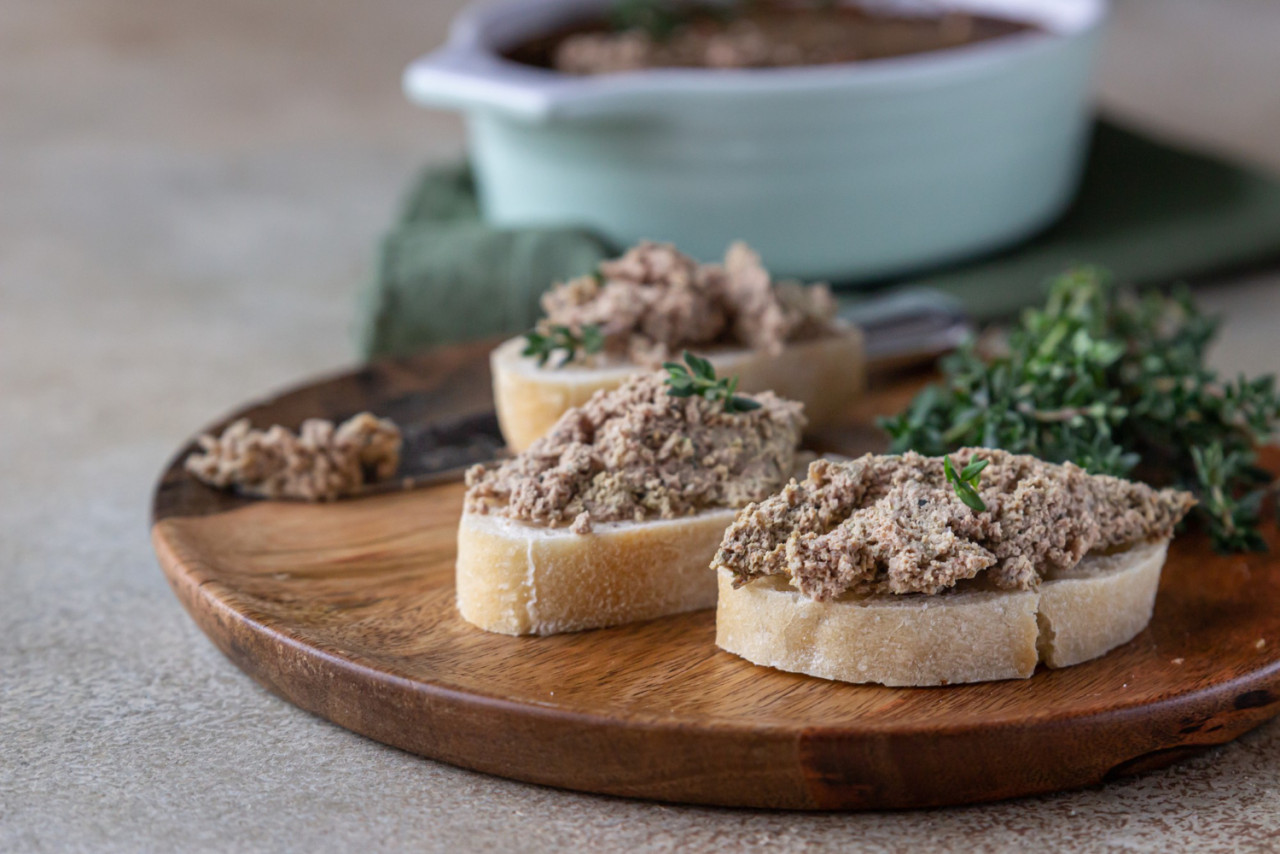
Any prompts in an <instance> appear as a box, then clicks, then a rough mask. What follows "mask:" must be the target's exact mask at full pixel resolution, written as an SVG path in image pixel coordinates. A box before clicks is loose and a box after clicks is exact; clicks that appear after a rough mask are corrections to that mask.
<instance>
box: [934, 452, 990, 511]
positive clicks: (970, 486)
mask: <svg viewBox="0 0 1280 854" xmlns="http://www.w3.org/2000/svg"><path fill="white" fill-rule="evenodd" d="M990 462H991V461H990V460H970V461H969V464H968V465H966V466H965V467H964V468H963V469H961V470H960V473H959V474H956V470H955V467H954V466H952V465H951V457H943V458H942V472H943V474H944V475H945V476H946V478H947V483H949V484H951V485H952V488H954V489H955V491H956V497H957V498H959V499H960V500H961V501H963V502H964V503H965V504H966V505H967V506H968V507H969V508H970V509H972V510H975V511H977V512H978V513H982V512H983V511H985V510H986V509H987V502H985V501H983V500H982V496H980V495H978V485H979V481H980V480H981V478H982V470H983V469H984V468H986V467H987V464H988V463H990Z"/></svg>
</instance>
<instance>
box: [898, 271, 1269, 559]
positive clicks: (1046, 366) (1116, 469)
mask: <svg viewBox="0 0 1280 854" xmlns="http://www.w3.org/2000/svg"><path fill="white" fill-rule="evenodd" d="M1216 331H1217V321H1216V320H1214V319H1212V318H1208V317H1205V316H1204V315H1202V314H1201V313H1200V312H1199V311H1198V310H1197V309H1196V307H1195V305H1194V303H1193V302H1192V301H1191V298H1190V295H1189V293H1188V292H1187V291H1186V290H1185V289H1182V290H1181V291H1179V292H1178V293H1177V294H1175V295H1174V296H1172V297H1166V296H1163V295H1161V294H1158V293H1149V294H1146V295H1143V296H1139V295H1137V294H1134V293H1132V292H1130V291H1127V290H1122V289H1119V288H1116V287H1115V286H1114V285H1113V284H1112V283H1111V281H1110V279H1109V277H1108V276H1107V275H1106V274H1105V273H1104V272H1102V271H1101V270H1098V269H1097V268H1092V267H1082V268H1078V269H1075V270H1071V271H1069V272H1067V273H1065V274H1063V275H1061V276H1059V277H1058V278H1057V279H1055V280H1054V281H1053V282H1052V287H1051V289H1050V294H1049V300H1048V304H1047V305H1046V306H1045V307H1044V308H1043V309H1042V310H1033V311H1028V312H1027V313H1026V314H1025V315H1024V317H1023V319H1022V321H1021V323H1020V324H1019V325H1018V326H1017V327H1016V328H1015V329H1013V330H1012V331H1011V332H1010V335H1009V341H1008V353H1007V354H1006V355H1003V356H1000V357H998V358H995V359H993V360H990V361H986V360H984V359H982V358H981V357H980V356H979V355H978V353H977V352H976V351H975V349H974V346H973V344H972V343H970V344H968V345H966V346H964V347H962V348H961V349H960V350H959V351H958V352H956V353H955V354H953V355H952V356H950V357H948V358H947V359H945V360H944V361H943V365H942V367H943V372H944V375H945V378H944V380H943V382H942V384H941V385H935V386H930V387H929V388H926V389H925V390H924V391H922V392H921V393H920V394H919V395H918V396H917V397H916V398H915V400H914V401H913V402H912V403H911V404H910V406H908V408H907V409H906V411H905V412H903V413H902V414H900V415H898V416H895V417H893V418H885V419H881V421H880V424H881V427H883V428H884V429H885V430H886V431H887V432H888V433H889V435H890V437H891V438H892V449H893V451H894V452H898V453H900V452H902V451H905V450H908V449H914V450H916V451H919V452H920V453H923V454H929V455H933V456H938V455H942V454H946V453H948V452H950V451H953V450H955V449H957V448H961V447H965V446H984V447H989V448H1004V449H1006V450H1009V451H1013V452H1015V453H1026V454H1033V455H1035V456H1037V457H1040V458H1042V459H1045V460H1048V461H1050V462H1065V461H1068V460H1069V461H1071V462H1074V463H1076V464H1077V465H1079V466H1081V467H1083V468H1085V469H1087V470H1088V471H1090V472H1093V473H1096V474H1112V475H1118V476H1122V477H1136V478H1138V479H1141V480H1145V481H1148V482H1151V483H1154V484H1157V485H1161V486H1164V485H1170V486H1178V487H1180V488H1183V489H1187V490H1189V491H1191V492H1192V493H1194V494H1195V495H1196V497H1197V499H1198V500H1199V502H1200V503H1199V506H1198V507H1197V508H1196V515H1197V516H1198V517H1199V518H1201V519H1202V520H1203V521H1204V522H1205V523H1206V524H1207V526H1208V529H1209V532H1210V534H1211V535H1212V537H1213V542H1214V546H1215V547H1216V548H1217V549H1219V550H1221V551H1246V550H1260V549H1263V548H1265V545H1264V543H1263V540H1262V536H1261V534H1260V533H1259V531H1258V524H1259V513H1260V506H1261V502H1262V498H1263V496H1264V494H1265V493H1266V491H1267V489H1268V488H1269V484H1270V481H1271V478H1270V476H1269V475H1268V474H1267V473H1266V472H1265V471H1263V470H1262V469H1260V468H1259V467H1258V466H1257V464H1256V453H1255V449H1256V448H1257V446H1258V445H1260V444H1262V443H1264V442H1266V441H1268V440H1269V439H1271V438H1272V437H1273V435H1274V434H1275V432H1276V428H1277V425H1278V424H1280V396H1278V395H1277V393H1276V384H1275V377H1274V376H1264V377H1259V378H1257V379H1253V380H1249V379H1246V378H1245V377H1240V378H1239V379H1237V380H1235V381H1234V382H1228V381H1223V380H1220V379H1219V378H1218V376H1217V375H1216V374H1215V373H1214V372H1213V371H1212V370H1210V369H1209V368H1208V367H1207V366H1206V365H1205V352H1206V349H1207V348H1208V345H1209V343H1210V341H1212V339H1213V337H1214V335H1215V333H1216Z"/></svg>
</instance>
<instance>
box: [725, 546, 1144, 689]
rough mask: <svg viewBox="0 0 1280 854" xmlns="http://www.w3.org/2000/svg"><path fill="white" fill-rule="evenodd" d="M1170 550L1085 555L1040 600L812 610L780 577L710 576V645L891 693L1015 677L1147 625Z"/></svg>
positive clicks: (845, 601)
mask: <svg viewBox="0 0 1280 854" xmlns="http://www.w3.org/2000/svg"><path fill="white" fill-rule="evenodd" d="M1168 545H1169V544H1168V541H1167V540H1163V541H1160V542H1154V543H1144V544H1141V545H1137V546H1134V547H1132V548H1130V549H1127V550H1125V551H1123V552H1119V553H1116V554H1112V555H1105V556H1088V557H1086V558H1085V559H1084V560H1083V561H1081V562H1080V564H1079V565H1077V566H1076V567H1074V568H1073V569H1071V570H1069V571H1067V572H1062V573H1057V574H1055V575H1052V576H1050V577H1048V578H1047V579H1046V580H1045V581H1043V582H1042V583H1041V584H1040V588H1039V589H1038V590H1026V591H1002V590H996V589H993V588H987V589H982V588H980V587H973V588H968V589H965V590H955V591H950V592H947V593H943V594H940V595H936V596H924V595H908V596H894V595H887V594H886V595H877V596H865V597H855V596H852V595H846V596H843V597H841V598H839V599H836V600H834V601H831V602H817V601H815V600H813V599H810V598H808V597H806V596H803V595H801V594H800V592H799V591H797V590H795V589H794V588H793V587H791V585H790V584H789V583H788V581H787V580H786V579H785V578H784V577H782V576H770V577H767V578H761V579H757V580H755V581H753V582H751V583H750V584H747V585H744V586H743V587H740V588H738V589H737V590H735V589H734V588H733V576H732V574H731V573H730V572H728V571H727V570H724V569H721V570H719V572H718V575H719V585H720V596H719V602H718V605H717V608H716V644H717V645H718V646H719V647H720V648H722V649H724V650H727V651H728V652H732V653H734V654H736V655H740V656H742V657H743V658H745V659H747V660H748V661H750V662H753V663H755V664H762V665H764V666H766V667H776V668H777V669H779V670H789V671H792V672H796V673H807V674H809V675H811V676H820V677H822V678H824V679H835V680H839V681H842V682H878V683H880V684H882V685H891V686H924V685H948V684H956V683H960V682H987V681H991V680H996V679H1025V678H1027V677H1029V676H1030V675H1031V674H1032V672H1033V671H1034V670H1035V669H1036V664H1037V663H1038V662H1040V661H1044V662H1045V664H1047V665H1048V666H1049V667H1066V666H1068V665H1072V664H1078V663H1079V662H1081V661H1087V660H1088V659H1090V658H1096V657H1098V656H1100V655H1102V654H1103V653H1105V652H1107V651H1109V650H1111V649H1114V648H1115V647H1117V646H1119V645H1120V644H1122V643H1125V642H1126V641H1128V640H1130V639H1132V638H1133V637H1134V636H1135V635H1136V634H1138V632H1140V631H1142V629H1143V628H1144V627H1145V626H1146V625H1147V623H1149V622H1150V621H1151V613H1152V608H1153V606H1154V603H1155V596H1156V588H1157V587H1158V586H1159V583H1160V569H1161V567H1163V566H1164V560H1165V554H1166V552H1167V550H1168Z"/></svg>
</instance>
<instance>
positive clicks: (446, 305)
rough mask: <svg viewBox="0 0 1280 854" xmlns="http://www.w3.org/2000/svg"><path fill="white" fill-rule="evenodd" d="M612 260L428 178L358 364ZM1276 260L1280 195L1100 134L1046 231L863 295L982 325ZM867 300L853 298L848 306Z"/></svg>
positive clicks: (455, 183)
mask: <svg viewBox="0 0 1280 854" xmlns="http://www.w3.org/2000/svg"><path fill="white" fill-rule="evenodd" d="M613 254H615V247H610V246H608V245H606V244H605V242H604V241H602V240H601V239H599V238H597V237H595V236H594V235H591V234H589V233H587V232H584V231H581V230H578V229H570V228H527V229H501V228H494V227H492V226H489V225H486V224H485V223H484V222H483V221H482V220H481V218H480V213H479V208H478V206H477V204H476V196H475V187H474V185H473V183H472V180H471V175H470V171H469V170H468V169H467V167H466V166H447V167H434V168H431V169H428V170H427V171H426V172H424V173H423V175H422V176H421V177H420V178H419V180H418V181H417V182H416V184H415V185H414V186H413V188H412V189H411V191H410V192H409V194H408V196H407V197H406V200H405V204H404V207H403V210H402V212H401V215H400V217H399V218H398V219H397V221H396V223H395V225H394V226H393V228H392V229H391V231H390V233H389V234H387V235H386V237H385V238H384V239H383V242H382V245H381V247H380V250H379V254H378V261H377V265H376V267H375V271H374V275H373V276H372V278H371V280H370V282H369V283H368V285H367V287H366V288H365V291H364V293H363V294H362V296H361V302H360V310H359V311H360V313H359V318H358V330H357V335H358V347H359V350H360V353H361V355H363V356H365V357H372V356H379V355H390V354H400V353H405V352H409V351H411V350H415V349H419V348H423V347H430V346H435V345H438V344H444V343H448V342H452V341H464V340H467V339H472V338H479V337H484V336H489V335H499V334H514V333H516V332H520V331H522V330H525V329H528V328H529V327H531V326H532V325H533V323H534V322H535V321H536V320H537V318H538V315H539V310H538V297H539V296H540V295H541V294H542V292H543V291H545V290H546V289H547V288H548V287H550V285H551V284H552V283H553V282H555V281H562V280H564V279H566V278H569V277H572V276H575V275H580V274H582V273H585V272H588V271H590V270H591V269H593V268H594V267H595V265H596V264H597V263H599V262H600V261H601V260H602V259H604V258H607V257H609V256H611V255H613ZM1272 258H1278V259H1280V181H1278V180H1276V179H1274V178H1271V177H1269V176H1266V175H1262V174H1260V173H1258V172H1255V171H1253V170H1250V169H1247V168H1244V167H1241V166H1238V165H1235V164H1232V163H1228V162H1225V161H1223V160H1220V159H1218V158H1215V157H1211V156H1208V155H1204V154H1199V153H1194V152H1190V151H1186V150H1183V149H1180V148H1177V147H1174V146H1170V145H1166V144H1164V143H1161V142H1157V141H1155V140H1153V139H1151V138H1149V137H1146V136H1144V135H1142V134H1139V133H1136V132H1134V131H1131V130H1126V129H1124V128H1121V127H1118V126H1116V125H1113V124H1110V123H1108V122H1100V123H1099V124H1098V127H1097V130H1096V133H1095V135H1094V140H1093V145H1092V149H1091V151H1090V154H1089V159H1088V164H1087V167H1086V170H1085V175H1084V179H1083V182H1082V184H1081V187H1080V192H1079V194H1078V195H1077V197H1076V199H1075V201H1074V202H1073V204H1072V206H1071V208H1070V210H1069V211H1067V213H1066V214H1065V215H1064V216H1063V217H1062V218H1061V219H1059V220H1058V222H1056V223H1055V224H1054V225H1052V226H1051V227H1049V228H1048V229H1046V230H1045V231H1043V232H1042V233H1040V234H1039V235H1037V236H1036V237H1034V238H1032V239H1031V240H1029V241H1027V242H1025V243H1022V244H1021V245H1019V246H1016V247H1014V248H1011V249H1008V250H1006V251H1004V252H1001V253H999V254H997V255H992V256H988V257H985V258H982V259H979V260H975V261H970V262H967V263H964V264H961V265H956V266H953V267H949V268H946V269H943V270H937V271H933V272H929V273H926V274H923V275H918V276H913V277H910V278H908V279H902V280H897V281H894V282H888V283H884V282H882V283H878V284H877V285H876V286H875V287H874V288H871V289H870V292H883V291H884V290H885V289H887V288H893V287H897V286H902V285H910V286H912V287H920V286H925V287H930V288H936V289H938V290H941V291H944V292H947V293H950V294H953V295H955V296H956V297H958V298H959V299H960V301H961V302H962V303H963V305H964V306H965V308H966V310H967V311H968V312H969V313H970V314H971V315H972V316H973V317H974V318H975V319H977V320H986V319H992V318H998V317H1002V316H1007V315H1009V314H1012V313H1014V312H1016V311H1018V310H1019V309H1021V308H1023V307H1024V306H1026V305H1029V304H1034V303H1037V302H1040V301H1041V299H1042V297H1043V289H1042V285H1043V283H1044V282H1045V281H1046V280H1047V279H1048V278H1049V277H1050V276H1052V275H1053V274H1055V273H1057V272H1059V271H1061V270H1063V269H1065V268H1066V267H1069V266H1071V265H1073V264H1079V263H1091V264H1098V265H1101V266H1103V267H1107V268H1109V269H1110V270H1112V271H1113V272H1114V273H1115V274H1116V276H1117V277H1118V278H1119V279H1120V280H1122V281H1129V282H1134V283H1137V284H1157V283H1163V282H1169V281H1173V280H1176V279H1180V278H1187V277H1202V276H1204V275H1207V274H1210V273H1214V272H1218V271H1223V270H1226V269H1229V268H1234V267H1240V266H1243V265H1247V264H1253V263H1258V262H1262V261H1267V260H1270V259H1272ZM764 260H765V264H766V266H767V264H768V259H767V258H766V259H764ZM836 286H837V287H838V288H839V287H840V284H839V283H836ZM868 292H869V291H868V289H867V288H866V287H860V288H859V289H857V290H856V291H855V290H848V294H849V296H848V298H849V299H851V300H858V299H860V298H862V297H863V296H864V295H865V294H866V293H868Z"/></svg>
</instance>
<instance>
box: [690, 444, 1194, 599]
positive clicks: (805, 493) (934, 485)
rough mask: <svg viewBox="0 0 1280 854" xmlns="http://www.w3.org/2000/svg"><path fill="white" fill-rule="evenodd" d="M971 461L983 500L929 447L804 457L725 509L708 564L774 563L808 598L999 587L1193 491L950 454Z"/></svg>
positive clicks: (1152, 518) (1017, 585)
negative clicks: (776, 485)
mask: <svg viewBox="0 0 1280 854" xmlns="http://www.w3.org/2000/svg"><path fill="white" fill-rule="evenodd" d="M971 459H985V460H989V461H990V464H989V465H988V466H987V468H986V470H985V471H983V472H982V476H981V485H980V486H979V488H978V492H979V494H980V496H981V497H982V499H983V501H984V502H985V503H986V505H987V509H986V511H984V512H976V511H974V510H972V509H970V508H969V507H968V506H966V505H965V504H964V503H963V502H961V500H960V499H959V498H958V497H957V496H956V494H955V491H954V488H953V487H952V485H951V484H949V483H947V481H946V477H945V475H944V472H943V461H942V459H941V458H936V457H923V456H920V455H919V454H916V453H914V452H908V453H906V454H904V455H903V456H874V455H871V454H868V455H867V456H864V457H862V458H860V459H857V460H852V461H850V462H843V463H837V462H831V461H828V460H818V461H817V462H814V463H813V464H812V465H810V467H809V476H808V477H807V478H806V479H805V480H804V482H802V483H797V482H796V481H794V480H793V481H791V483H789V484H788V485H787V486H786V487H784V488H783V490H782V491H781V492H780V493H779V494H777V495H774V496H772V497H771V498H768V499H766V500H765V501H762V502H760V503H758V504H752V505H751V506H749V507H747V508H746V509H744V510H743V511H742V512H741V513H740V514H738V518H737V520H736V521H735V522H734V523H733V525H732V526H731V527H730V528H729V530H728V531H726V532H725V537H724V541H723V543H722V544H721V547H720V551H719V553H718V554H717V555H716V558H715V561H714V563H713V566H715V567H717V568H720V567H723V568H725V569H728V570H730V571H731V572H733V574H734V576H735V581H736V583H737V584H738V585H741V584H744V583H746V582H748V581H751V580H752V579H754V578H758V577H761V576H766V575H788V576H790V578H791V583H792V584H794V585H795V587H796V588H797V589H798V590H800V592H801V593H803V594H805V595H807V596H810V597H812V598H814V599H818V600H829V599H833V598H835V597H837V596H840V595H841V594H842V593H845V592H846V591H852V592H854V593H856V594H869V593H883V592H888V593H939V592H941V591H943V590H946V589H948V588H950V587H952V586H954V585H955V584H956V583H957V582H959V581H961V580H964V579H969V578H973V577H974V576H976V575H977V574H978V573H980V572H982V573H985V575H986V577H987V579H988V580H989V581H991V582H992V583H994V584H995V585H996V586H997V587H1000V588H1002V589H1010V590H1018V589H1030V588H1033V587H1035V586H1036V585H1038V584H1039V582H1040V579H1041V576H1042V575H1043V574H1044V572H1045V571H1046V570H1048V569H1050V568H1061V569H1066V568H1070V567H1072V566H1074V565H1075V564H1076V563H1078V562H1079V561H1080V559H1081V558H1082V557H1084V555H1085V554H1086V553H1087V552H1089V551H1092V550H1100V551H1101V550H1108V549H1114V548H1117V547H1122V546H1128V545H1131V544H1134V543H1138V542H1141V541H1144V540H1151V539H1162V538H1166V537H1170V536H1172V534H1173V529H1174V526H1175V525H1177V523H1178V522H1179V521H1180V520H1181V519H1182V517H1183V516H1184V515H1185V514H1186V513H1187V511H1188V510H1190V509H1191V507H1192V505H1193V504H1194V503H1195V502H1194V500H1193V499H1192V497H1191V496H1190V495H1189V494H1188V493H1185V492H1179V491H1177V490H1172V489H1165V490H1156V489H1153V488H1151V487H1149V486H1146V485H1145V484H1141V483H1133V482H1130V481H1127V480H1121V479H1120V478H1115V477H1106V476H1101V475H1090V474H1086V473H1085V472H1084V470H1083V469H1080V468H1078V467H1077V466H1074V465H1072V464H1070V463H1067V464H1065V465H1054V464H1051V463H1046V462H1044V461H1042V460H1039V459H1037V458H1035V457H1031V456H1025V455H1016V454H1010V453H1008V452H1007V451H999V450H990V449H985V448H984V449H964V450H961V451H959V452H958V453H956V454H954V455H952V461H953V462H954V463H955V464H956V466H957V469H959V468H961V467H963V466H964V465H966V464H967V463H968V462H969V461H970V460H971Z"/></svg>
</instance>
